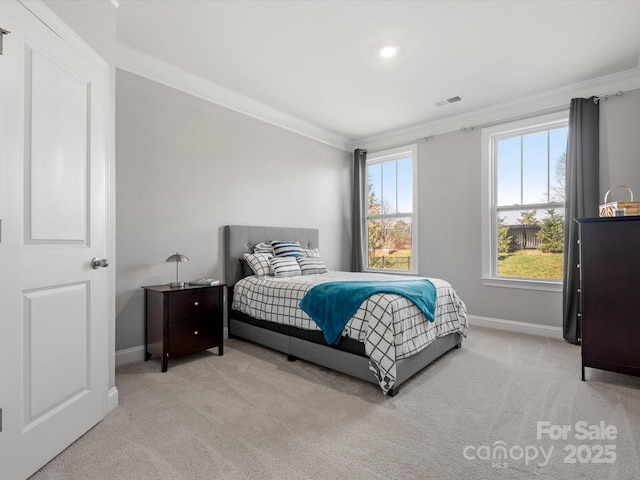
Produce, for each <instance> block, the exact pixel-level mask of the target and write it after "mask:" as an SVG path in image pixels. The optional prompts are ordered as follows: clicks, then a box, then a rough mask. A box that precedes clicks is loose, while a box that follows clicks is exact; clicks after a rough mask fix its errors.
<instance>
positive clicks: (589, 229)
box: [578, 217, 640, 380]
mask: <svg viewBox="0 0 640 480" xmlns="http://www.w3.org/2000/svg"><path fill="white" fill-rule="evenodd" d="M578 224H579V226H580V227H579V232H580V240H579V242H580V296H581V299H580V300H581V302H580V314H581V317H580V319H581V322H580V324H581V338H582V380H584V369H585V367H591V368H598V369H601V370H609V371H613V372H620V373H626V374H630V375H636V376H640V282H639V278H640V217H610V218H586V219H581V220H578Z"/></svg>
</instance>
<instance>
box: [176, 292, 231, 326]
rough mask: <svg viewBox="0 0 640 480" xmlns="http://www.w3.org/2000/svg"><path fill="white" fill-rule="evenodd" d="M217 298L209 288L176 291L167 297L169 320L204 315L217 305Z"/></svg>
mask: <svg viewBox="0 0 640 480" xmlns="http://www.w3.org/2000/svg"><path fill="white" fill-rule="evenodd" d="M218 298H219V297H218V295H216V294H215V293H214V291H213V290H211V289H209V288H203V289H199V288H198V289H194V290H185V291H182V292H176V293H174V294H172V295H171V297H170V298H169V321H170V322H176V321H180V320H185V319H188V318H191V317H199V316H202V315H206V314H208V313H210V312H211V311H212V310H214V309H216V307H219V305H218V303H219V302H218Z"/></svg>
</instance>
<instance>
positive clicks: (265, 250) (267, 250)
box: [253, 242, 273, 255]
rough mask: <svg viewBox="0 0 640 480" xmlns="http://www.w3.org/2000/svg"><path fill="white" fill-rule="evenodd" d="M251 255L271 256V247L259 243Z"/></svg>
mask: <svg viewBox="0 0 640 480" xmlns="http://www.w3.org/2000/svg"><path fill="white" fill-rule="evenodd" d="M253 253H267V254H269V255H273V247H272V246H271V245H270V244H268V243H264V242H260V243H258V244H257V245H256V246H255V247H253Z"/></svg>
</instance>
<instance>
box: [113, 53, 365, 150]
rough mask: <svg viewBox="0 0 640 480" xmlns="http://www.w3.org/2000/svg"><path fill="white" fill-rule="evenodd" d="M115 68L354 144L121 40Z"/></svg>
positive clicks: (339, 144)
mask: <svg viewBox="0 0 640 480" xmlns="http://www.w3.org/2000/svg"><path fill="white" fill-rule="evenodd" d="M116 67H118V68H120V69H122V70H126V71H128V72H130V73H133V74H135V75H139V76H141V77H144V78H147V79H149V80H152V81H154V82H157V83H160V84H162V85H165V86H167V87H171V88H173V89H176V90H179V91H181V92H184V93H187V94H189V95H193V96H195V97H198V98H201V99H203V100H206V101H208V102H211V103H215V104H216V105H220V106H222V107H224V108H227V109H229V110H234V111H236V112H239V113H242V114H244V115H247V116H249V117H253V118H256V119H258V120H261V121H263V122H266V123H269V124H271V125H275V126H277V127H280V128H283V129H285V130H289V131H291V132H294V133H297V134H299V135H303V136H305V137H308V138H311V139H313V140H316V141H318V142H321V143H325V144H327V145H330V146H332V147H336V148H339V149H340V150H345V151H349V150H350V148H351V144H352V143H353V140H351V139H348V138H345V137H342V136H340V135H337V134H335V133H333V132H329V131H327V130H324V129H322V128H319V127H316V126H315V125H312V124H310V123H307V122H305V121H303V120H300V119H299V118H296V117H294V116H292V115H289V114H287V113H284V112H282V111H280V110H277V109H275V108H273V107H270V106H268V105H266V104H264V103H261V102H258V101H256V100H253V99H252V98H249V97H247V96H244V95H241V94H239V93H236V92H234V91H232V90H229V89H228V88H225V87H223V86H221V85H218V84H217V83H214V82H211V81H209V80H206V79H204V78H202V77H199V76H198V75H194V74H192V73H189V72H186V71H184V70H182V69H180V68H178V67H175V66H173V65H171V64H169V63H166V62H163V61H161V60H158V59H157V58H155V57H152V56H150V55H147V54H145V53H142V52H140V51H139V50H136V49H134V48H131V47H128V46H126V45H123V44H120V43H119V44H118V45H117V53H116Z"/></svg>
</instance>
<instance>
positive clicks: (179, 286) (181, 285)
mask: <svg viewBox="0 0 640 480" xmlns="http://www.w3.org/2000/svg"><path fill="white" fill-rule="evenodd" d="M169 286H170V287H175V288H184V282H171V283H170V284H169Z"/></svg>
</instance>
